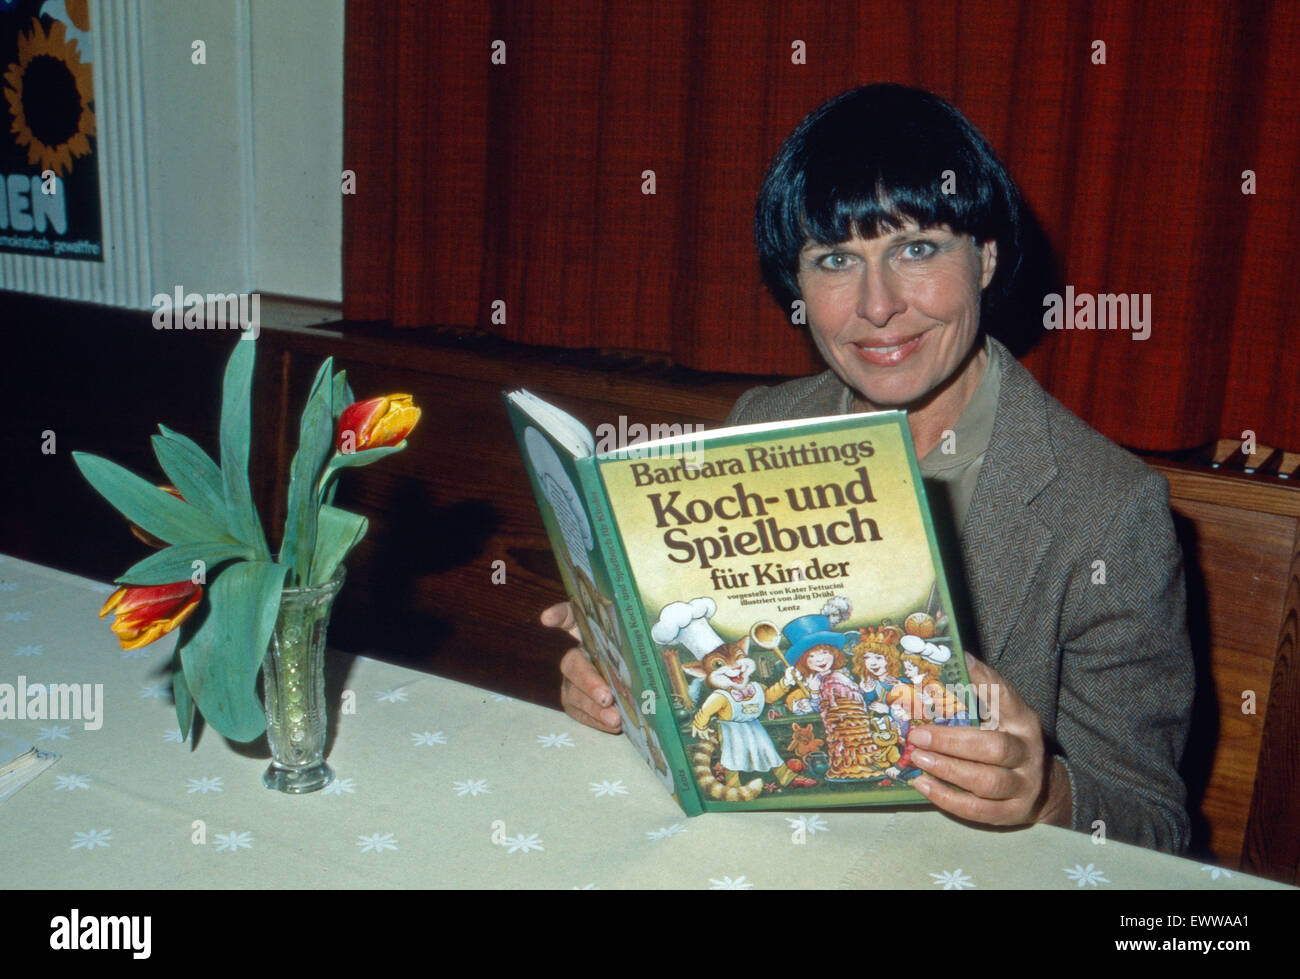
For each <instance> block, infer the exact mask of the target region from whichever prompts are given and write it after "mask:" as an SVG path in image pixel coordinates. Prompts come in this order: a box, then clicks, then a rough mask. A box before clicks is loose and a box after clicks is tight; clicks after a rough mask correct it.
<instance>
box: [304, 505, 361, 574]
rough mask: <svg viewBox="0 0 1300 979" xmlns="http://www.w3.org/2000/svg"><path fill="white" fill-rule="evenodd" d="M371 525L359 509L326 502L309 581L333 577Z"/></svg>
mask: <svg viewBox="0 0 1300 979" xmlns="http://www.w3.org/2000/svg"><path fill="white" fill-rule="evenodd" d="M369 526H370V522H369V521H368V520H367V519H366V518H365V517H363V516H361V514H359V513H350V512H348V511H347V510H340V509H339V508H338V507H333V506H330V505H329V504H328V503H326V504H323V505H322V506H321V508H320V524H319V526H318V527H317V531H316V553H315V554H314V555H313V556H312V559H311V581H310V584H313V585H323V584H324V583H325V582H327V581H329V580H330V579H331V578H333V577H334V572H335V571H337V570H338V567H339V565H340V564H342V563H343V559H344V558H346V557H347V556H348V552H349V551H351V550H352V548H354V547H356V545H357V543H358V542H359V541H360V540H361V538H362V537H364V536H366V529H367V528H368V527H369Z"/></svg>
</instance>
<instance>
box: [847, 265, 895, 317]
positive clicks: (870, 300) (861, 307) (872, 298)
mask: <svg viewBox="0 0 1300 979" xmlns="http://www.w3.org/2000/svg"><path fill="white" fill-rule="evenodd" d="M901 286H902V284H901V282H899V279H898V276H897V275H896V274H895V273H894V271H893V270H892V269H891V268H890V267H889V266H888V265H887V264H885V263H883V262H868V263H866V266H865V268H864V270H863V272H862V276H861V278H860V279H859V281H858V306H857V314H858V316H860V317H862V319H864V320H866V321H867V322H868V323H870V324H871V325H872V326H885V325H886V324H887V323H888V322H889V321H890V320H891V319H893V317H894V316H895V315H896V314H897V313H901V312H902V311H903V310H905V309H906V308H907V303H906V302H904V301H903V296H902V291H901Z"/></svg>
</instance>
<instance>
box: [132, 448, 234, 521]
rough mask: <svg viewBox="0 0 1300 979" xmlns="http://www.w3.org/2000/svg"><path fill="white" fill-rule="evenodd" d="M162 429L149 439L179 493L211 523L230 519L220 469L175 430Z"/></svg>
mask: <svg viewBox="0 0 1300 979" xmlns="http://www.w3.org/2000/svg"><path fill="white" fill-rule="evenodd" d="M159 428H162V426H161V425H160V426H159ZM162 432H163V434H162V435H155V436H153V438H152V439H151V440H150V441H152V442H153V453H154V455H156V456H157V457H158V465H159V466H161V467H162V471H163V472H164V473H166V474H167V478H168V479H170V480H171V483H172V485H173V486H175V487H176V489H177V491H178V492H179V493H180V494H181V496H183V497H185V502H186V503H190V504H193V505H194V506H195V507H197V508H198V509H199V510H202V511H203V513H204V514H206V515H207V517H208V519H210V520H211V521H212V522H213V523H215V524H217V525H218V526H221V527H224V526H225V525H226V524H228V523H229V522H230V521H229V517H228V515H227V513H226V494H225V487H224V486H223V485H222V482H221V470H220V469H218V468H217V464H216V463H215V462H213V461H212V460H211V459H210V458H208V454H207V453H206V452H204V451H203V450H202V449H200V448H199V447H198V446H197V445H195V444H194V443H193V442H191V441H190V440H189V439H187V438H185V437H184V436H183V435H181V436H178V435H177V434H176V433H175V432H171V433H170V434H169V433H168V430H167V429H165V428H162Z"/></svg>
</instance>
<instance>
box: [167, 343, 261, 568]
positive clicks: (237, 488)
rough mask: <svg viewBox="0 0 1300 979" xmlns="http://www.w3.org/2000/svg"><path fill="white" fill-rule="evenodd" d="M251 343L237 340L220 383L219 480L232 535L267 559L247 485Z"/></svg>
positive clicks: (251, 495) (251, 364) (251, 389)
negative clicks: (222, 488) (221, 482)
mask: <svg viewBox="0 0 1300 979" xmlns="http://www.w3.org/2000/svg"><path fill="white" fill-rule="evenodd" d="M254 342H255V341H254V339H253V334H252V333H245V334H244V335H243V336H242V337H240V339H239V342H238V343H236V344H235V349H234V351H233V352H232V353H231V355H230V360H229V361H228V362H227V363H226V373H225V377H224V378H223V380H222V383H221V477H222V481H223V483H224V488H225V499H226V512H227V514H228V515H229V522H230V529H231V530H232V531H233V532H234V536H235V537H237V538H238V539H239V540H241V541H243V542H244V543H245V544H248V545H249V546H250V547H253V548H254V549H255V550H256V551H257V553H258V555H259V556H261V557H270V552H269V551H268V550H267V547H266V537H265V535H263V533H262V521H261V520H260V519H259V518H258V516H257V509H256V507H254V506H253V494H252V491H251V490H250V489H249V486H248V446H249V437H250V436H249V423H250V412H251V408H250V404H249V403H250V400H251V398H252V393H253V358H254V354H255V351H256V347H254V345H253V344H254ZM178 488H179V487H178ZM182 492H184V491H182Z"/></svg>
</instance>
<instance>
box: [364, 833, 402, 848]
mask: <svg viewBox="0 0 1300 979" xmlns="http://www.w3.org/2000/svg"><path fill="white" fill-rule="evenodd" d="M357 846H359V847H361V852H362V853H383V852H384V851H385V850H396V849H397V840H396V839H394V838H393V834H392V833H385V834H384V835H383V836H380V835H379V834H378V833H375V834H374V835H373V836H362V837H358V839H357Z"/></svg>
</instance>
